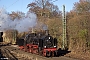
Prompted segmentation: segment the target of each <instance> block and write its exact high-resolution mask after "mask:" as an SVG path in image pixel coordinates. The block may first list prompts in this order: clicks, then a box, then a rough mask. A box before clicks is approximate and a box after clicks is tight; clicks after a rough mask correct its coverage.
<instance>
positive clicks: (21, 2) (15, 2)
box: [0, 0, 79, 13]
mask: <svg viewBox="0 0 90 60" xmlns="http://www.w3.org/2000/svg"><path fill="white" fill-rule="evenodd" d="M33 1H34V0H0V8H2V7H3V8H4V9H6V11H7V12H9V13H11V12H12V11H22V12H24V13H26V12H27V11H28V10H29V8H27V5H28V4H29V3H31V2H33ZM78 1H79V0H57V1H55V2H53V3H54V5H57V6H58V7H59V10H60V11H62V10H63V8H62V6H63V5H65V7H66V11H68V12H69V11H70V10H72V9H73V6H74V3H75V2H78Z"/></svg>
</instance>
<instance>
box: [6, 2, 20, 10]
mask: <svg viewBox="0 0 90 60" xmlns="http://www.w3.org/2000/svg"><path fill="white" fill-rule="evenodd" d="M18 1H19V0H16V1H15V2H14V3H12V4H11V5H10V6H8V8H9V7H11V6H12V5H14V4H15V3H17V2H18ZM6 9H7V8H6Z"/></svg>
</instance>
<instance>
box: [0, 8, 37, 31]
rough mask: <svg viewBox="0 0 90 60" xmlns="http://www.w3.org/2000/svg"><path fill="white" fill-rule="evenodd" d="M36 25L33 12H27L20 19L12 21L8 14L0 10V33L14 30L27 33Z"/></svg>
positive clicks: (35, 17)
mask: <svg viewBox="0 0 90 60" xmlns="http://www.w3.org/2000/svg"><path fill="white" fill-rule="evenodd" d="M36 24H37V16H36V14H34V13H33V12H27V14H26V15H25V16H23V17H22V18H20V19H17V18H16V19H14V20H12V19H11V17H10V15H9V13H8V12H7V11H6V10H5V9H3V8H0V31H2V32H4V31H6V30H9V29H16V30H18V31H19V32H25V31H28V30H29V28H33V27H34V26H35V25H36Z"/></svg>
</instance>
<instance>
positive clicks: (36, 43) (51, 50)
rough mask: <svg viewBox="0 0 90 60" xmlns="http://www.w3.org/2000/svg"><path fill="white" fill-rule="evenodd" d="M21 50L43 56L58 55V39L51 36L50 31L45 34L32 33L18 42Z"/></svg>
mask: <svg viewBox="0 0 90 60" xmlns="http://www.w3.org/2000/svg"><path fill="white" fill-rule="evenodd" d="M17 44H18V45H19V48H20V49H21V50H25V51H27V52H30V53H35V54H39V55H43V56H56V55H57V39H56V38H53V37H52V36H50V34H49V33H48V30H46V31H45V34H43V33H30V34H27V35H26V36H25V38H24V39H23V38H22V39H20V40H18V41H17Z"/></svg>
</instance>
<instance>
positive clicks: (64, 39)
mask: <svg viewBox="0 0 90 60" xmlns="http://www.w3.org/2000/svg"><path fill="white" fill-rule="evenodd" d="M62 24H63V38H62V40H63V42H62V44H63V45H62V50H65V49H66V48H67V37H66V14H65V5H63V14H62Z"/></svg>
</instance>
